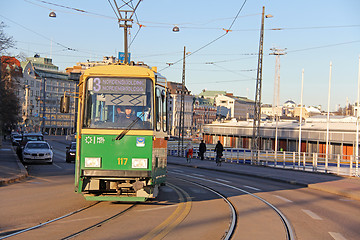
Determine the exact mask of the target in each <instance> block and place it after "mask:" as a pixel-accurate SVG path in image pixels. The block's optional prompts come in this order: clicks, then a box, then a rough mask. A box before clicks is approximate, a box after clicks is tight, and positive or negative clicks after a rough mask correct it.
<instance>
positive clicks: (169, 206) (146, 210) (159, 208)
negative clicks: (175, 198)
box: [137, 204, 177, 212]
mask: <svg viewBox="0 0 360 240" xmlns="http://www.w3.org/2000/svg"><path fill="white" fill-rule="evenodd" d="M176 206H177V204H174V205H168V206H164V207H157V208H150V209H142V210H137V212H148V211H153V210H161V209H165V208H171V207H176Z"/></svg>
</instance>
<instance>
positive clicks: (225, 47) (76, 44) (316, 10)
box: [0, 0, 360, 110]
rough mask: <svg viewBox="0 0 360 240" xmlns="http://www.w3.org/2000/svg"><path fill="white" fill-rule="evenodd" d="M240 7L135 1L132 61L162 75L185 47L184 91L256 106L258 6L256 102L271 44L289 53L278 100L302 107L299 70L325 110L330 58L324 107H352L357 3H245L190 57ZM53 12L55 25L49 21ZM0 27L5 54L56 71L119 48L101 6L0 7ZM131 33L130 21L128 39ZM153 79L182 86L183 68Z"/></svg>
mask: <svg viewBox="0 0 360 240" xmlns="http://www.w3.org/2000/svg"><path fill="white" fill-rule="evenodd" d="M44 2H49V3H56V4H60V5H63V6H66V7H70V8H77V9H80V10H85V11H87V12H90V13H94V14H87V13H80V12H79V11H75V10H72V9H69V8H64V7H58V6H54V5H51V4H46V3H44ZM118 2H119V1H118ZM136 2H137V1H136ZM242 4H243V1H242V0H229V1H214V0H208V1H204V0H198V1H189V0H182V1H170V0H152V1H151V0H143V1H142V2H141V3H140V5H139V8H138V10H137V12H136V13H137V18H138V20H139V22H140V23H141V24H143V25H145V27H143V28H141V30H140V31H139V33H138V35H137V36H136V38H135V40H134V42H133V43H132V45H131V47H130V51H131V54H132V59H131V60H133V61H143V62H145V63H147V64H148V65H151V66H157V67H158V69H159V70H160V69H164V68H166V67H167V66H168V65H167V64H166V63H171V62H176V61H178V60H180V59H181V58H182V54H183V53H182V52H183V48H184V46H186V48H187V51H189V52H192V53H193V54H192V55H190V56H189V57H188V58H187V59H186V85H187V87H188V88H189V90H191V91H192V93H194V94H198V93H200V92H201V90H202V89H207V90H225V91H228V92H233V93H234V94H235V95H239V96H247V97H249V98H250V99H254V95H255V86H256V85H255V83H256V82H255V79H256V68H257V56H256V55H254V54H257V53H258V48H259V34H260V33H259V29H260V21H261V11H262V6H265V11H266V14H271V15H273V16H274V17H273V18H269V19H266V20H265V29H266V30H265V35H264V61H263V94H262V100H263V102H264V103H270V104H272V102H273V86H274V74H275V57H274V56H270V55H269V53H270V52H271V51H270V48H272V47H277V48H280V49H283V48H287V50H286V51H287V55H285V56H281V60H280V61H281V70H280V74H281V77H280V82H281V85H280V102H281V103H283V102H284V101H286V100H288V99H292V100H294V101H295V102H297V103H299V102H300V86H301V70H302V69H303V68H304V69H305V79H304V104H306V105H322V106H323V109H324V110H326V108H327V97H328V80H329V63H330V61H332V64H333V67H332V69H333V71H332V83H331V85H332V90H331V104H330V106H331V109H333V110H334V109H335V106H337V105H338V104H340V105H341V106H344V105H345V104H346V98H348V99H349V102H354V101H356V98H357V81H358V66H359V62H358V61H359V60H358V59H359V54H360V14H359V10H360V1H358V0H341V1H340V0H337V1H335V0H317V1H313V0H302V1H295V0H286V1H285V0H272V1H270V0H267V1H266V0H248V1H246V3H245V5H244V7H243V9H242V11H241V12H240V15H239V17H238V18H237V19H236V21H235V22H234V24H233V26H232V30H233V31H232V32H229V33H228V34H227V35H226V36H224V37H222V38H221V39H219V40H217V41H216V42H214V43H212V44H210V45H209V46H207V47H205V48H203V49H201V50H200V51H197V50H199V49H200V48H201V47H203V46H205V45H206V44H208V43H210V42H211V41H213V40H215V39H217V38H218V37H219V36H221V35H222V34H224V30H222V28H225V29H227V28H229V27H230V25H231V23H232V22H233V21H234V17H235V16H236V14H237V13H238V11H239V10H240V8H241V6H242ZM52 10H54V11H55V12H56V14H57V17H56V18H49V17H48V15H49V13H50V12H51V11H52ZM100 15H101V16H100ZM0 21H3V22H4V23H5V24H6V25H7V28H6V29H5V32H6V33H7V34H8V35H11V36H13V37H14V39H15V40H16V41H17V44H16V49H11V50H10V51H9V52H10V53H11V54H18V53H19V52H23V53H25V54H26V55H27V56H33V55H34V54H35V53H39V54H40V55H41V56H47V57H52V58H53V63H54V64H55V65H58V66H59V67H60V68H61V69H62V70H64V69H65V68H66V67H70V66H73V65H75V64H76V62H79V61H86V60H101V59H102V56H105V55H107V56H109V55H113V56H115V55H116V52H117V51H123V30H122V29H119V27H118V24H117V20H116V17H115V14H114V12H113V10H112V9H111V7H110V4H109V2H108V1H106V0H101V1H100V0H96V1H95V0H91V1H90V0H76V1H74V0H73V1H71V0H62V1H54V0H44V1H40V0H13V1H5V0H2V1H1V8H0ZM136 21H137V20H136V18H135V22H136ZM175 24H177V25H178V26H179V28H180V32H178V33H174V32H172V31H171V30H172V28H173V26H174V25H175ZM20 25H21V26H20ZM273 28H282V30H271V29H273ZM137 31H138V26H137V25H136V24H134V26H133V28H132V30H131V37H134V36H135V34H136V33H137ZM51 39H52V40H53V41H51ZM51 42H52V44H51ZM65 47H66V48H70V49H74V50H75V51H73V50H66V48H65ZM196 51H197V52H196ZM194 52H195V53H194ZM209 62H212V63H214V64H208V63H209ZM161 73H162V74H163V75H164V76H166V77H167V78H168V80H170V81H177V82H181V75H182V62H181V61H180V62H179V63H178V64H175V65H172V66H171V67H169V68H166V69H164V70H162V71H161Z"/></svg>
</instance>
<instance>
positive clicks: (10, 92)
mask: <svg viewBox="0 0 360 240" xmlns="http://www.w3.org/2000/svg"><path fill="white" fill-rule="evenodd" d="M4 27H5V24H4V23H3V22H1V23H0V54H1V55H3V54H6V51H7V49H9V48H11V47H13V46H14V45H15V42H14V40H13V38H12V37H9V36H7V35H6V34H5V33H4V31H3V29H4ZM15 60H16V59H15V58H13V57H8V56H1V57H0V130H3V132H4V133H6V131H8V130H9V129H10V128H11V127H12V126H13V125H15V124H16V123H18V122H19V120H20V119H19V112H20V102H19V99H18V97H17V95H16V90H17V89H18V84H19V82H18V79H19V77H21V75H22V69H21V67H20V66H19V64H16V61H17V60H16V61H15ZM17 63H18V62H17Z"/></svg>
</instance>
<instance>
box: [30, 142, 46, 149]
mask: <svg viewBox="0 0 360 240" xmlns="http://www.w3.org/2000/svg"><path fill="white" fill-rule="evenodd" d="M26 148H29V149H49V145H48V144H47V143H28V144H27V145H26Z"/></svg>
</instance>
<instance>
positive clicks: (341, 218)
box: [0, 141, 360, 240]
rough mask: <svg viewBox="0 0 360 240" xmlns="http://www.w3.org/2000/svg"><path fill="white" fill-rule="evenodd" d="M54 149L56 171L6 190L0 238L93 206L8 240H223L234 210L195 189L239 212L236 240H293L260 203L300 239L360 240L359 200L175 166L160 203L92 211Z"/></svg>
mask: <svg viewBox="0 0 360 240" xmlns="http://www.w3.org/2000/svg"><path fill="white" fill-rule="evenodd" d="M49 142H50V145H51V146H52V147H53V150H54V154H55V155H54V163H53V164H52V165H28V171H29V174H30V177H29V178H27V179H25V180H24V181H22V182H20V183H15V184H12V185H8V186H6V187H2V188H1V191H0V198H1V199H2V201H1V216H2V217H1V218H0V226H1V228H0V239H1V237H3V236H5V235H8V234H11V233H13V232H15V231H19V230H23V229H26V228H29V227H33V226H36V225H38V224H40V223H44V222H46V221H49V220H52V219H55V218H58V217H60V216H64V215H66V214H68V213H71V212H74V211H76V210H78V209H81V208H83V207H87V206H90V207H89V208H88V209H86V210H84V211H82V212H79V213H76V214H74V215H72V216H69V217H66V218H64V219H61V220H59V221H56V222H53V223H51V224H48V225H46V226H42V227H41V228H37V229H34V230H31V231H28V232H25V233H21V234H19V235H16V236H13V237H11V238H9V239H62V238H66V237H69V236H71V235H73V234H77V233H79V235H77V236H76V239H154V238H159V239H161V238H163V239H222V238H223V237H224V236H225V235H226V232H227V231H228V229H229V225H230V224H231V211H230V209H229V206H228V205H227V204H226V203H225V201H224V200H223V199H221V198H220V197H219V196H218V195H216V194H214V193H213V192H211V191H209V190H207V189H204V188H202V187H200V186H199V185H196V184H201V185H204V186H207V187H210V188H211V189H213V190H215V191H217V192H218V193H221V194H223V195H225V196H226V197H227V199H228V200H230V201H231V202H232V203H233V205H234V206H235V209H236V215H237V221H236V226H235V231H234V233H233V237H232V239H286V231H285V228H284V224H283V222H282V221H281V219H280V217H279V215H278V213H276V212H275V211H274V210H273V209H272V208H270V207H269V206H268V205H267V204H265V203H264V202H263V201H261V200H259V199H258V198H256V197H259V198H262V199H263V200H265V201H268V202H269V203H270V204H272V205H273V206H274V207H276V208H277V209H278V210H279V211H280V212H281V213H282V214H283V215H284V216H286V218H287V220H288V221H289V223H290V225H291V228H292V229H293V231H294V236H295V237H296V239H336V240H340V239H360V231H359V228H358V226H360V217H359V216H360V202H359V201H355V200H350V199H347V198H344V197H341V196H337V195H332V194H328V193H325V192H320V191H316V190H312V189H307V188H301V187H297V186H294V185H290V184H286V183H280V182H274V181H269V180H265V179H258V178H252V177H246V176H238V175H237V176H236V175H232V174H228V173H221V172H213V171H207V170H201V169H194V168H186V167H182V166H175V165H169V168H168V169H169V174H168V176H169V177H168V184H167V186H164V187H162V188H161V191H160V194H159V197H158V198H157V199H156V200H154V201H150V202H147V203H141V204H136V205H134V206H132V203H120V204H119V203H111V202H102V203H99V204H96V205H94V206H92V204H94V202H88V201H85V200H84V198H83V197H82V196H81V195H79V194H77V193H75V192H74V174H73V172H74V163H66V162H65V147H66V145H65V144H63V143H60V142H56V141H49ZM185 180H189V181H191V182H188V181H185ZM195 183H196V184H195ZM252 194H253V195H254V196H253V195H252ZM123 211H124V212H123ZM117 214H118V215H117ZM114 216H115V217H114ZM112 217H113V218H112ZM109 218H111V219H110V220H108V221H106V222H103V223H101V224H100V225H99V226H96V227H94V228H92V229H89V230H88V231H84V232H82V231H83V230H84V229H86V228H89V227H91V226H94V225H96V224H97V223H99V222H102V221H104V220H106V219H109Z"/></svg>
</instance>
